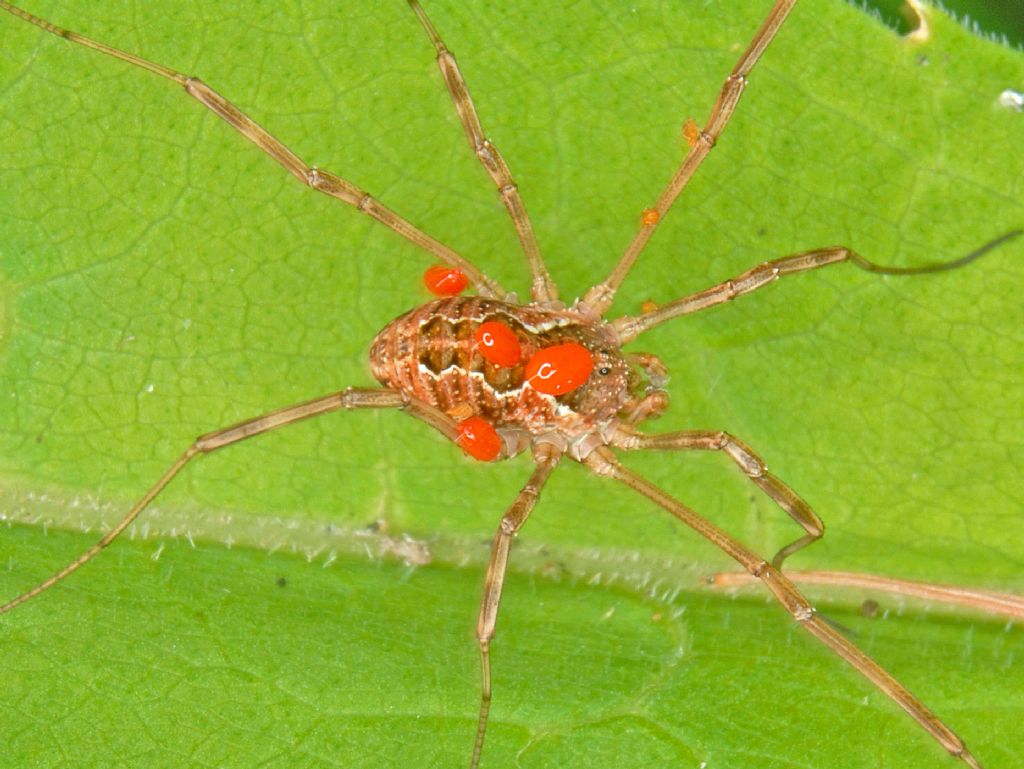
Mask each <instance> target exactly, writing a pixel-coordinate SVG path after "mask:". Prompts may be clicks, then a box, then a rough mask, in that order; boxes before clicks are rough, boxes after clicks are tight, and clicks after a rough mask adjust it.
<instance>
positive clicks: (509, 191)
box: [409, 0, 558, 302]
mask: <svg viewBox="0 0 1024 769" xmlns="http://www.w3.org/2000/svg"><path fill="white" fill-rule="evenodd" d="M409 5H410V6H412V9H413V10H414V11H415V12H416V15H417V16H418V17H419V19H420V23H422V24H423V29H424V30H426V32H427V36H428V37H429V38H430V42H431V43H433V45H434V50H435V51H436V52H437V66H438V68H439V69H440V70H441V74H442V75H443V76H444V82H445V85H446V86H448V93H449V94H450V95H451V97H452V102H453V103H454V104H455V111H456V112H457V113H458V115H459V120H460V121H461V122H462V128H463V129H464V130H465V132H466V139H467V140H468V141H469V148H470V149H471V150H473V154H474V155H476V157H477V159H478V160H479V161H480V164H481V165H482V166H483V167H484V169H485V170H486V171H487V173H488V174H489V175H490V177H491V179H493V180H494V184H495V186H496V187H497V188H498V194H499V195H501V201H502V202H503V203H504V204H505V208H507V209H508V213H509V216H511V217H512V223H513V224H514V225H515V228H516V233H517V234H518V235H519V242H520V243H521V244H522V246H523V252H524V253H525V254H526V261H527V263H528V264H529V266H530V275H531V276H532V278H533V281H532V283H531V287H530V294H531V296H532V297H533V300H534V301H535V302H547V301H551V300H554V299H557V298H558V289H557V288H556V287H555V284H554V281H552V279H551V275H550V274H549V273H548V271H547V268H546V267H545V266H544V260H543V259H542V258H541V255H540V247H539V246H538V245H537V236H536V235H534V233H533V225H531V224H530V217H529V215H527V213H526V206H525V205H524V204H523V199H522V198H521V197H520V196H519V186H518V185H517V184H516V182H515V180H514V179H513V178H512V172H511V171H510V170H509V167H508V164H507V163H506V162H505V158H503V157H502V156H501V153H500V152H498V148H497V147H495V146H494V145H493V144H492V143H491V140H490V139H488V138H487V137H486V136H484V129H483V127H482V126H481V125H480V117H479V116H478V115H477V111H476V107H475V106H474V104H473V97H472V96H470V95H469V88H468V87H467V86H466V80H465V78H463V77H462V72H460V71H459V65H458V63H457V62H456V61H455V55H454V54H453V53H452V52H451V51H449V50H448V47H447V46H446V45H445V44H444V40H442V39H441V36H440V35H439V34H438V32H437V28H436V27H435V26H434V25H433V23H432V22H431V21H430V19H429V18H428V17H427V14H426V11H424V10H423V7H422V6H421V5H420V4H419V1H418V0H409Z"/></svg>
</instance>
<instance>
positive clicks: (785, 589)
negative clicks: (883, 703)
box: [584, 447, 981, 769]
mask: <svg viewBox="0 0 1024 769" xmlns="http://www.w3.org/2000/svg"><path fill="white" fill-rule="evenodd" d="M584 463H585V464H586V465H587V466H588V467H589V468H590V469H591V470H593V471H594V472H595V473H596V474H598V475H604V476H608V477H610V478H614V479H615V480H617V481H619V482H620V483H623V484H625V485H626V486H628V487H629V488H631V489H633V490H634V491H636V492H638V493H639V494H642V495H643V496H645V497H647V498H648V499H650V500H651V501H652V502H654V503H655V504H656V505H658V506H659V507H662V508H664V509H665V510H667V511H668V512H670V513H672V515H674V516H675V517H676V518H678V519H679V520H680V521H682V522H683V523H685V524H686V525H687V526H689V527H690V528H691V529H693V530H694V531H696V532H697V533H698V534H700V535H701V536H702V537H704V538H705V539H707V540H708V541H709V542H711V543H712V544H713V545H715V546H716V547H717V548H719V549H720V550H722V552H724V553H725V554H726V555H728V556H729V557H730V558H732V559H733V560H735V561H736V562H737V563H739V564H740V565H741V566H742V567H743V568H744V569H745V570H746V571H748V572H749V573H750V574H752V575H753V576H755V577H757V578H758V579H759V580H761V582H763V583H764V585H765V586H766V587H767V588H768V589H769V590H770V591H771V592H772V594H773V595H774V596H775V598H776V599H777V600H778V601H779V603H781V604H782V606H783V607H784V608H785V609H786V611H788V612H789V613H790V614H791V615H792V616H793V618H794V619H795V620H796V621H797V622H799V623H800V624H801V626H803V627H804V628H805V629H806V630H807V631H808V632H809V633H810V634H811V635H813V636H814V637H815V638H817V639H818V640H819V641H821V642H822V643H823V644H825V645H826V646H827V647H829V648H830V649H831V650H832V651H834V652H835V653H836V654H838V655H839V656H840V657H842V658H843V659H844V660H846V661H847V662H848V663H850V664H851V665H852V666H853V667H854V668H856V669H857V671H858V672H860V673H861V674H862V675H863V676H864V677H865V678H867V679H868V680H869V681H871V682H872V683H873V684H874V685H875V686H877V687H878V688H879V689H880V690H882V691H883V692H884V693H885V694H886V695H887V696H888V697H889V698H891V699H892V700H893V701H894V702H896V704H898V705H899V706H900V707H901V708H903V709H904V710H905V711H906V712H907V713H908V714H910V716H911V717H912V718H913V719H914V720H915V721H917V722H918V723H919V724H920V725H921V726H922V728H924V730H925V731H927V732H928V733H929V734H930V735H931V736H932V737H933V738H934V739H935V740H936V741H937V742H938V743H939V744H940V745H942V747H944V748H945V749H946V750H947V751H949V752H950V753H951V754H952V755H953V756H955V757H957V758H959V759H960V760H962V761H963V762H964V763H965V764H967V765H968V766H970V767H972V769H980V767H981V765H980V764H979V763H978V761H977V759H975V758H974V756H973V755H971V752H970V751H969V750H967V747H966V746H965V745H964V743H963V740H961V739H960V738H959V737H958V736H957V735H956V733H955V732H953V730H952V729H950V728H949V727H948V726H946V725H945V724H944V723H943V722H942V721H941V720H940V719H939V717H938V716H936V715H935V714H934V713H932V712H931V710H929V709H928V708H927V707H926V706H925V704H924V703H923V702H921V701H920V700H919V699H918V698H917V697H915V696H914V695H913V694H911V693H910V691H909V690H907V688H906V687H904V686H903V684H901V683H900V682H899V681H897V680H896V679H895V678H893V676H892V675H891V674H890V673H889V672H888V671H886V670H885V669H884V668H883V667H882V666H881V665H879V664H878V663H877V662H875V661H874V660H873V659H871V658H870V657H869V656H867V655H866V654H865V653H864V652H862V651H861V650H860V649H858V648H857V647H856V646H854V645H853V644H852V643H850V642H849V641H848V640H847V639H846V638H844V637H843V636H842V635H840V634H839V633H838V632H836V630H835V629H834V628H832V626H831V625H829V624H828V623H827V622H825V621H824V620H823V619H822V618H821V617H819V616H818V615H817V613H816V612H815V610H814V607H813V606H812V605H811V603H810V601H808V600H807V599H806V598H805V597H804V595H803V594H802V593H801V592H800V591H799V590H797V588H796V586H795V585H794V584H793V583H792V582H790V580H789V579H788V578H787V577H786V576H785V575H784V574H783V573H782V572H781V571H779V570H778V569H776V568H774V567H773V566H772V565H771V564H769V563H768V562H767V561H766V560H764V558H762V557H761V556H759V555H757V554H756V553H754V552H753V551H751V550H749V549H747V548H746V547H744V546H743V545H741V544H740V543H739V542H737V541H736V540H735V539H733V538H732V537H731V536H729V535H728V534H726V533H725V532H724V531H723V530H722V529H720V528H718V527H717V526H715V525H714V524H713V523H711V522H710V521H708V520H706V519H704V518H702V517H701V516H700V515H698V514H697V513H695V512H694V511H693V510H691V509H690V508H688V507H686V506H685V505H684V504H682V503H681V502H679V501H678V500H676V499H675V498H673V497H671V496H669V495H668V494H667V493H666V492H664V491H662V490H661V489H659V488H658V487H657V486H655V485H654V484H653V483H651V482H650V481H648V480H646V479H644V478H642V477H640V476H639V475H637V474H635V473H633V472H631V471H630V470H628V469H626V468H625V467H623V466H622V465H621V464H620V463H619V461H618V460H617V459H616V458H615V455H614V454H612V452H611V450H610V449H608V448H603V447H602V448H599V449H597V450H596V451H594V452H593V453H592V454H590V455H589V456H588V457H587V458H586V459H585V460H584Z"/></svg>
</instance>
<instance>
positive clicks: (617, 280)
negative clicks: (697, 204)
mask: <svg viewBox="0 0 1024 769" xmlns="http://www.w3.org/2000/svg"><path fill="white" fill-rule="evenodd" d="M794 5H796V0H778V1H777V2H776V3H775V5H774V6H772V9H771V11H769V12H768V17H767V18H766V19H765V20H764V22H763V23H762V24H761V28H760V29H758V30H757V34H756V35H754V39H753V40H751V41H750V45H748V46H747V49H746V50H745V51H744V52H743V55H742V56H740V60H739V61H738V62H736V66H735V67H733V70H732V72H731V73H730V74H729V77H727V78H726V79H725V83H724V84H723V85H722V90H721V91H720V92H719V94H718V100H717V101H715V106H714V107H712V108H711V115H710V116H709V117H708V122H707V124H705V126H704V128H703V130H701V131H700V133H699V134H698V135H697V136H696V141H695V142H694V143H693V144H692V146H691V147H690V151H689V153H687V155H686V157H685V158H684V159H683V162H682V165H680V166H679V170H677V171H676V173H675V176H673V177H672V180H671V181H670V182H669V183H668V185H667V186H666V187H665V189H664V191H663V192H662V193H661V197H659V198H658V201H657V202H656V203H655V204H654V207H653V208H651V209H648V210H647V211H645V212H644V216H643V218H642V222H641V227H640V230H639V232H637V234H636V236H635V237H634V238H633V242H632V243H630V244H629V247H628V248H627V249H626V252H625V253H624V254H623V255H622V258H621V259H620V260H619V263H618V264H616V265H615V268H614V269H613V270H612V272H611V274H610V275H609V276H608V277H607V278H605V280H604V281H603V282H602V283H598V284H597V285H596V286H594V287H593V288H592V289H590V290H589V291H588V292H587V293H586V295H585V296H584V297H583V301H584V303H585V304H587V305H589V306H590V307H591V308H593V309H594V310H595V311H596V312H597V313H599V314H601V315H603V314H604V313H605V312H606V311H607V310H608V308H609V307H611V304H612V300H613V299H614V298H615V292H616V291H618V289H619V286H621V285H622V281H624V280H625V279H626V276H627V275H628V274H629V271H630V269H632V267H633V263H634V262H636V259H637V257H638V256H640V252H641V251H643V250H644V246H646V245H647V241H648V240H650V239H651V235H653V234H654V230H655V229H657V227H658V223H659V222H660V221H661V220H662V219H663V218H664V217H665V214H666V213H668V210H669V209H670V208H671V207H672V204H673V203H675V202H676V198H678V197H679V195H680V193H681V192H682V191H683V189H685V188H686V185H687V184H688V183H689V182H690V179H691V178H692V177H693V175H694V173H696V171H697V169H698V168H699V167H700V164H701V163H703V162H704V158H706V157H707V156H708V153H709V152H711V149H712V147H714V146H715V142H717V141H718V137H719V136H721V134H722V131H723V130H725V126H726V125H727V124H728V123H729V119H730V118H731V117H732V113H733V111H734V110H735V109H736V105H737V104H738V103H739V100H740V96H742V95H743V89H744V88H746V86H747V75H749V74H750V70H752V69H753V68H754V65H755V64H757V60H758V59H760V58H761V54H762V53H764V51H765V49H766V48H767V47H768V44H769V43H771V41H772V40H773V39H774V38H775V35H776V34H777V33H778V31H779V28H780V27H781V26H782V23H783V22H784V21H785V20H786V16H788V15H789V12H790V11H791V10H793V6H794Z"/></svg>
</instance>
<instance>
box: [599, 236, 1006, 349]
mask: <svg viewBox="0 0 1024 769" xmlns="http://www.w3.org/2000/svg"><path fill="white" fill-rule="evenodd" d="M1020 234H1021V231H1020V230H1013V231H1011V232H1008V233H1006V234H1005V235H1001V236H1000V237H998V238H995V239H994V240H991V241H989V242H988V243H986V244H985V245H983V246H982V247H981V248H978V249H976V250H974V251H972V252H971V253H969V254H967V255H965V256H962V257H960V258H959V259H954V260H952V261H949V262H939V263H937V264H926V265H922V266H921V267H887V266H885V265H881V264H875V263H874V262H872V261H870V260H869V259H866V258H865V257H863V256H861V255H860V254H858V253H857V252H856V251H853V250H851V249H849V248H846V247H845V246H831V247H829V248H816V249H813V250H811V251H803V252H802V253H799V254H793V255H792V256H783V257H781V258H779V259H772V260H771V261H768V262H762V263H761V264H759V265H757V266H756V267H753V268H751V269H749V270H747V271H746V272H744V273H741V274H739V275H737V276H736V277H735V278H730V279H729V280H726V281H723V282H722V283H719V284H718V285H715V286H712V287H711V288H707V289H704V290H703V291H698V292H697V293H696V294H690V295H689V296H684V297H683V298H681V299H676V300H675V301H674V302H669V303H668V304H663V305H662V306H661V307H658V308H657V309H655V310H652V311H651V312H645V313H644V314H643V315H638V316H635V317H634V316H629V315H623V316H622V317H621V318H616V319H615V320H613V321H612V326H613V327H614V328H615V331H616V332H617V333H618V334H619V338H620V339H621V340H622V344H626V343H627V342H630V341H632V340H633V339H636V338H637V337H638V336H639V335H640V334H642V333H643V332H644V331H647V330H648V329H651V328H654V327H655V326H657V325H660V324H662V323H664V322H665V321H667V320H672V318H677V317H679V316H680V315H689V314H691V313H694V312H700V311H701V310H706V309H707V308H709V307H714V306H715V305H717V304H722V303H723V302H728V301H731V300H733V299H735V298H736V297H738V296H742V295H743V294H749V293H752V292H754V291H757V289H759V288H763V287H764V286H767V285H768V284H770V283H774V282H775V281H776V280H778V279H779V278H782V277H785V276H786V275H796V274H797V273H800V272H807V271H808V270H816V269H818V268H819V267H827V266H828V265H830V264H839V263H841V262H850V263H851V264H853V265H854V266H856V267H859V268H860V269H862V270H864V271H866V272H875V273H879V274H881V275H926V274H929V273H933V272H945V271H947V270H955V269H957V268H959V267H963V266H964V265H966V264H970V263H971V262H973V261H974V260H975V259H978V258H979V257H981V256H984V255H985V254H987V253H988V252H989V251H991V250H992V249H994V248H997V247H998V246H1000V245H1002V244H1003V243H1005V242H1007V241H1008V240H1012V239H1013V238H1016V237H1017V236H1019V235H1020Z"/></svg>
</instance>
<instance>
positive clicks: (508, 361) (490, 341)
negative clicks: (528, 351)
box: [476, 320, 523, 368]
mask: <svg viewBox="0 0 1024 769" xmlns="http://www.w3.org/2000/svg"><path fill="white" fill-rule="evenodd" d="M476 341H477V343H478V347H477V349H478V350H479V351H480V354H481V355H482V356H483V357H484V359H485V360H488V361H490V362H491V363H493V364H494V365H495V366H501V367H503V368H512V367H513V366H515V365H516V364H517V363H519V361H520V360H522V357H523V350H522V348H521V347H520V346H519V339H518V338H517V337H516V334H515V332H514V331H513V330H512V329H510V328H509V327H508V326H506V325H505V324H504V323H499V322H498V321H496V320H489V321H487V322H486V323H481V324H480V326H479V327H478V328H477V330H476Z"/></svg>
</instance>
